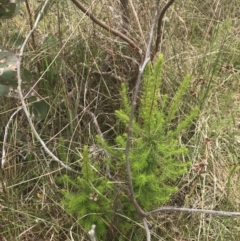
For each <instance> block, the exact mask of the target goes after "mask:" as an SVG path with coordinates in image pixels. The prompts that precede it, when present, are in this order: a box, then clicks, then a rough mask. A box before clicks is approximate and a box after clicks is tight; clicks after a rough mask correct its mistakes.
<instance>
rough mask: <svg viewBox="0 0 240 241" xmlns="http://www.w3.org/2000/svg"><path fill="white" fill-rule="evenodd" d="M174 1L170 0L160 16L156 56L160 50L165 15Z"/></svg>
mask: <svg viewBox="0 0 240 241" xmlns="http://www.w3.org/2000/svg"><path fill="white" fill-rule="evenodd" d="M174 1H175V0H169V1H168V2H167V4H166V5H165V6H164V7H163V9H162V10H161V12H160V14H159V17H158V24H157V38H156V43H155V53H154V55H155V54H156V53H157V52H158V48H159V45H160V41H161V30H162V21H163V17H164V15H165V13H166V11H167V10H168V8H170V6H171V5H172V4H173V3H174Z"/></svg>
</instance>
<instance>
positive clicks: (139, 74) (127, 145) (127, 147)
mask: <svg viewBox="0 0 240 241" xmlns="http://www.w3.org/2000/svg"><path fill="white" fill-rule="evenodd" d="M159 2H160V0H157V1H156V10H155V14H154V16H153V21H152V25H151V29H150V34H149V40H148V45H147V51H146V54H145V57H144V60H143V62H142V63H141V64H140V66H139V72H138V77H137V81H136V85H135V90H134V93H133V99H132V108H131V113H130V116H129V123H128V135H127V143H126V149H125V155H126V170H127V177H128V186H129V190H130V200H131V201H132V203H133V205H134V206H135V208H136V211H137V213H138V215H139V216H140V217H145V212H144V211H143V210H142V208H141V207H140V206H139V204H138V202H137V200H136V198H135V194H134V190H133V182H132V175H131V165H130V159H129V152H130V148H131V144H130V143H131V138H132V124H133V119H134V115H135V110H136V106H137V96H138V92H139V88H140V85H141V80H142V75H143V71H144V69H145V67H146V65H147V63H148V61H149V59H150V49H151V45H152V40H153V32H154V27H155V25H156V22H157V16H158V9H159Z"/></svg>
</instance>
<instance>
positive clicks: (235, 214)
mask: <svg viewBox="0 0 240 241" xmlns="http://www.w3.org/2000/svg"><path fill="white" fill-rule="evenodd" d="M161 212H185V213H186V212H187V213H203V214H209V215H216V216H227V217H240V212H226V211H215V210H207V209H196V208H195V209H194V208H177V207H161V208H158V209H155V210H152V211H150V212H147V213H146V216H152V215H157V214H159V213H161Z"/></svg>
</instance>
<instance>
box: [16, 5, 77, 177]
mask: <svg viewBox="0 0 240 241" xmlns="http://www.w3.org/2000/svg"><path fill="white" fill-rule="evenodd" d="M48 2H49V0H46V1H45V3H44V5H43V7H42V9H41V11H40V12H39V14H38V16H37V18H36V20H35V22H34V25H33V28H32V29H31V30H30V31H29V33H28V35H27V36H26V38H25V40H24V42H23V44H22V46H21V49H20V53H19V61H18V64H17V77H18V87H17V89H18V94H19V98H20V100H21V104H22V108H23V110H24V112H25V115H26V118H27V120H28V123H29V125H30V128H31V130H32V132H33V134H34V136H35V137H36V139H37V140H38V141H39V142H40V144H41V145H42V147H43V149H44V150H45V152H46V153H47V154H48V155H49V156H51V157H52V159H53V160H54V161H56V162H58V163H59V164H60V166H62V167H63V168H65V169H67V170H69V171H71V172H74V173H77V174H80V172H78V171H75V170H73V169H72V168H71V167H69V166H67V165H66V164H64V163H63V162H62V161H61V160H59V158H58V157H56V156H55V155H54V154H53V153H52V152H51V151H50V150H49V149H48V147H47V146H46V144H45V142H44V141H43V140H42V139H41V137H40V136H39V134H38V132H37V131H36V129H35V127H34V124H33V122H32V119H31V116H30V113H29V111H28V109H27V106H26V103H25V100H24V97H23V93H22V88H21V85H22V79H21V61H22V58H23V53H24V49H25V47H26V44H27V42H28V41H29V39H30V37H31V35H32V33H33V32H34V31H35V29H36V28H37V25H38V22H39V20H40V17H41V15H42V14H43V11H44V9H45V7H46V5H47V3H48Z"/></svg>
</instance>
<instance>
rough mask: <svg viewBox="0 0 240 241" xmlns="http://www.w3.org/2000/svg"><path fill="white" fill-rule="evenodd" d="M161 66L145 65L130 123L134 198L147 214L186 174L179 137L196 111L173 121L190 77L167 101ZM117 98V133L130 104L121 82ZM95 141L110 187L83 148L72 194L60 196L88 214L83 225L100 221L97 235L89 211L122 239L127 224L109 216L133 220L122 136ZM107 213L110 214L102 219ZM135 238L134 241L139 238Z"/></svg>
mask: <svg viewBox="0 0 240 241" xmlns="http://www.w3.org/2000/svg"><path fill="white" fill-rule="evenodd" d="M162 66H163V56H162V55H160V56H159V58H158V60H157V62H156V63H155V64H154V65H153V66H151V65H148V66H147V67H146V70H145V74H144V77H143V83H142V92H141V96H140V103H139V107H138V112H137V115H136V116H137V117H136V118H134V120H133V133H132V138H131V147H130V153H129V157H130V163H131V177H132V180H133V187H134V194H135V196H136V199H137V202H138V203H139V204H140V206H141V207H142V208H143V209H144V210H148V211H150V210H151V209H154V208H158V207H159V206H161V205H163V204H164V203H165V202H167V201H168V200H169V198H170V196H171V195H172V194H173V193H175V192H176V191H177V182H176V181H177V179H178V178H179V177H181V176H182V175H183V174H184V173H186V171H187V168H188V165H189V163H187V162H183V161H182V155H183V154H185V153H186V152H187V149H186V148H185V147H184V146H181V145H180V144H179V141H178V140H179V135H180V134H181V132H182V131H183V130H184V129H186V128H187V127H189V126H190V125H191V124H192V122H193V120H194V119H195V118H196V116H197V115H198V109H197V108H193V109H192V111H191V112H190V113H189V114H187V115H185V117H184V118H183V119H181V118H179V117H178V118H176V116H177V115H178V110H179V108H180V104H181V101H183V96H184V95H185V93H186V91H187V87H188V85H189V83H190V77H189V76H187V77H186V78H185V79H184V80H183V82H182V84H181V85H180V86H179V88H178V91H177V93H176V94H175V96H174V97H173V98H172V99H171V101H170V98H168V96H167V95H162V94H161V89H160V87H161V83H162V78H161V77H162ZM121 95H122V108H121V109H120V110H117V111H116V116H117V117H118V119H119V122H120V123H121V127H123V128H122V129H125V130H127V127H128V123H129V114H130V110H131V104H130V99H129V97H128V95H127V87H126V85H125V84H122V90H121ZM175 119H177V120H178V121H177V123H175V122H174V121H175ZM119 129H120V130H121V128H119ZM97 140H98V143H99V144H100V145H101V146H102V148H103V149H105V150H106V151H107V152H108V154H109V155H110V158H109V157H108V158H106V159H104V161H105V164H106V165H107V166H108V170H109V173H110V175H111V176H112V179H111V180H115V181H114V182H113V183H114V184H115V186H114V189H113V188H110V186H108V185H107V182H108V180H107V176H108V175H105V176H101V175H100V174H99V173H100V172H102V173H103V170H98V171H99V173H98V172H96V171H94V170H93V168H92V166H91V165H90V163H91V161H90V160H89V157H88V155H87V154H86V153H87V150H86V149H84V152H83V159H82V174H83V176H82V177H81V178H80V177H79V178H78V179H77V180H76V181H74V183H75V185H73V184H72V185H73V186H76V185H77V191H75V192H74V193H69V192H64V195H65V201H64V204H65V205H66V206H67V207H68V210H69V211H70V212H71V213H74V212H75V213H78V215H79V217H83V216H84V215H85V216H86V215H87V216H86V217H85V218H84V219H83V220H85V222H86V223H87V225H88V226H89V225H92V224H93V221H95V223H96V222H99V224H100V227H98V226H97V230H101V231H102V232H101V233H104V232H103V230H105V228H104V225H103V222H102V221H101V219H96V215H92V214H91V213H98V214H99V215H100V214H101V215H100V216H98V218H99V217H101V218H102V217H105V223H108V221H107V220H115V221H111V226H115V227H117V230H119V231H120V232H121V233H122V234H123V233H124V235H126V236H127V232H128V231H130V229H131V225H130V224H129V223H128V222H123V220H122V221H119V219H120V218H119V215H117V218H116V215H114V213H118V214H119V213H121V215H122V216H125V217H127V218H129V219H131V220H136V219H137V218H138V217H137V215H136V211H135V210H134V207H133V205H132V203H131V201H130V199H129V198H128V195H127V192H126V189H127V187H128V183H127V182H128V181H127V178H126V177H127V174H126V162H125V158H126V157H125V148H126V143H127V133H121V134H120V133H119V134H118V135H117V136H116V138H115V144H114V146H112V145H110V144H108V143H107V142H105V141H104V140H102V139H100V138H99V137H97ZM109 173H108V174H109ZM92 192H97V193H101V195H98V200H96V201H92V200H90V199H89V195H90V194H91V193H92ZM102 196H103V197H102ZM110 204H111V205H110ZM120 207H122V208H120ZM107 211H108V213H111V215H106V213H107ZM92 217H94V218H95V220H93V219H92ZM117 220H118V221H117ZM124 235H122V236H124ZM138 238H139V237H136V240H139V239H138ZM134 240H135V239H134Z"/></svg>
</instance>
